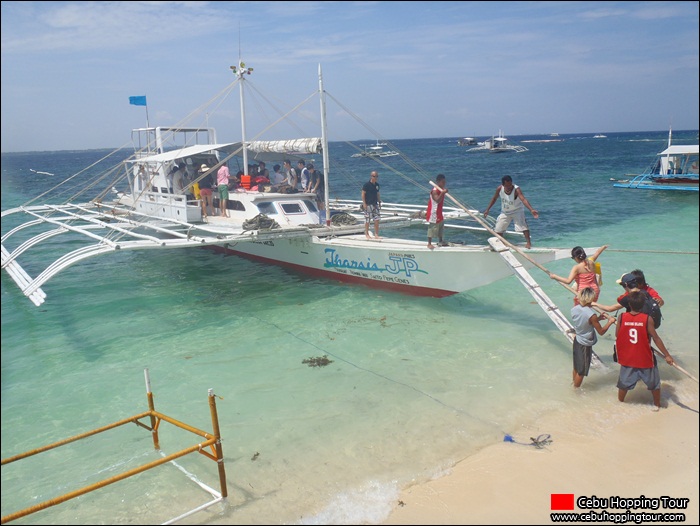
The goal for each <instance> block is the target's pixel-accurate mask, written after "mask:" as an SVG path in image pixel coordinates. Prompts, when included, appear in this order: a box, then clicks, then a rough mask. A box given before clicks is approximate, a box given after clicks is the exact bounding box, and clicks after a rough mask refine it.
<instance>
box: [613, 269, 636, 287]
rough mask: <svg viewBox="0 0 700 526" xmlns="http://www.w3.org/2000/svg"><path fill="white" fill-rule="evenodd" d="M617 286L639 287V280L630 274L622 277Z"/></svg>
mask: <svg viewBox="0 0 700 526" xmlns="http://www.w3.org/2000/svg"><path fill="white" fill-rule="evenodd" d="M617 284H618V285H623V286H625V287H633V286H637V278H635V277H634V274H630V273H629V272H628V273H626V274H623V275H622V276H620V279H618V280H617Z"/></svg>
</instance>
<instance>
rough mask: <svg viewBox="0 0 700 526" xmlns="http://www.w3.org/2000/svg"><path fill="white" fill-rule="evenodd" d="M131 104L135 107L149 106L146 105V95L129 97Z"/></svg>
mask: <svg viewBox="0 0 700 526" xmlns="http://www.w3.org/2000/svg"><path fill="white" fill-rule="evenodd" d="M129 104H133V105H134V106H148V104H146V95H138V96H136V97H129Z"/></svg>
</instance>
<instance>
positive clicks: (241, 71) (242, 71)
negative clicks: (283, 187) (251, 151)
mask: <svg viewBox="0 0 700 526" xmlns="http://www.w3.org/2000/svg"><path fill="white" fill-rule="evenodd" d="M231 70H232V71H233V74H234V75H236V76H237V77H238V80H239V81H240V85H241V86H240V94H241V144H242V145H243V173H244V174H247V173H248V148H247V147H246V142H245V99H244V94H243V84H244V75H250V74H251V73H252V72H253V68H246V67H245V64H244V63H243V61H242V60H241V59H240V57H239V59H238V65H237V66H231Z"/></svg>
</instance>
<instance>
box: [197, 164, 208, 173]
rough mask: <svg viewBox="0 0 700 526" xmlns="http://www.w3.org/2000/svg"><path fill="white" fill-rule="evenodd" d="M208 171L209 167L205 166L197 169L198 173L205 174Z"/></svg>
mask: <svg viewBox="0 0 700 526" xmlns="http://www.w3.org/2000/svg"><path fill="white" fill-rule="evenodd" d="M208 169H209V167H208V166H207V165H206V164H203V165H202V166H200V167H199V171H200V172H206V171H207V170H208Z"/></svg>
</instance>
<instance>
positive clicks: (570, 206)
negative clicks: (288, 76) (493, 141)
mask: <svg viewBox="0 0 700 526" xmlns="http://www.w3.org/2000/svg"><path fill="white" fill-rule="evenodd" d="M666 137H667V133H666V132H663V131H659V132H647V133H634V134H632V133H630V134H608V139H605V140H598V139H596V140H593V139H591V138H590V137H577V136H563V138H564V139H565V141H563V142H560V143H528V144H527V146H528V147H529V148H530V151H528V152H525V153H523V154H515V155H498V156H492V155H484V154H469V155H467V154H464V149H462V148H458V147H457V146H456V138H453V139H423V140H412V141H397V142H396V143H395V144H396V145H397V146H398V147H399V148H400V149H401V150H402V151H403V152H405V153H406V154H407V155H409V156H410V157H411V158H412V159H417V160H419V162H420V163H421V164H422V165H423V166H424V167H425V168H426V169H427V170H428V171H429V172H430V173H432V170H433V169H434V170H435V171H436V173H437V172H438V171H439V172H443V173H445V174H446V175H447V176H448V187H449V188H450V189H451V192H452V195H453V196H455V197H456V198H458V199H459V200H460V201H461V202H464V203H465V204H468V205H469V206H474V207H478V208H480V209H483V208H484V207H485V206H486V204H487V203H488V200H489V199H490V197H491V195H492V193H493V191H494V189H495V187H496V186H497V184H498V183H499V181H500V177H501V175H503V174H505V173H511V174H513V176H514V180H515V182H516V184H520V185H522V188H523V191H524V192H525V195H526V197H528V199H529V200H530V202H531V203H532V204H533V206H535V208H537V209H538V210H539V211H540V213H541V216H542V217H541V218H540V219H539V220H531V218H529V219H530V225H531V229H532V234H533V242H534V243H535V245H540V246H559V247H572V246H574V245H583V246H597V245H600V244H610V249H609V250H608V251H606V252H605V253H604V254H603V256H602V257H601V259H600V261H601V262H602V265H603V273H604V285H603V288H602V293H601V301H602V302H606V303H614V301H615V298H616V297H617V295H618V294H619V286H618V285H616V284H615V279H617V278H618V277H619V276H620V275H621V274H622V273H623V272H625V271H628V270H631V269H632V268H641V269H643V270H644V271H645V274H646V276H647V280H648V281H649V283H650V284H651V285H653V286H654V287H655V288H656V289H657V290H658V291H659V292H660V293H661V295H662V296H663V297H664V299H665V300H666V305H665V306H664V308H663V314H664V321H663V324H662V327H661V328H660V331H659V332H660V334H661V335H662V337H663V338H664V341H665V342H666V344H667V346H668V347H669V350H670V351H671V353H672V354H673V355H674V356H675V357H676V358H677V359H678V361H679V363H680V364H681V365H682V366H683V367H684V368H685V369H686V370H688V371H690V372H691V373H693V374H694V375H695V376H696V377H697V375H698V373H697V372H698V354H699V351H698V343H697V334H696V332H697V331H696V330H695V327H696V326H697V320H698V274H699V272H698V271H699V269H698V195H697V194H693V195H688V194H684V193H683V194H681V193H677V194H676V193H661V192H646V191H632V190H624V189H613V188H612V183H611V182H610V178H622V177H624V174H626V173H631V172H633V171H639V170H641V169H643V168H644V167H646V165H647V164H648V162H650V161H651V159H652V158H653V156H654V154H655V153H656V152H657V151H660V150H662V149H663V148H664V145H665V140H666ZM696 137H697V132H686V133H685V134H683V133H682V132H674V141H679V142H681V141H683V140H686V141H688V142H694V141H696V140H697V139H696ZM540 138H541V137H540ZM512 139H513V140H514V141H516V142H517V141H518V140H520V139H525V138H524V137H523V138H520V137H518V138H512ZM343 148H347V146H345V145H339V146H338V150H340V152H341V154H342V153H344V150H343ZM103 153H104V152H95V151H93V152H42V153H36V152H34V153H30V154H3V156H2V209H3V210H6V209H7V208H9V207H12V206H17V205H18V204H20V203H23V202H25V201H26V200H27V199H28V197H29V195H30V192H35V191H36V190H37V188H38V187H39V185H47V187H48V185H49V184H51V183H55V182H56V180H57V179H58V178H60V177H65V175H68V174H69V173H74V172H75V171H76V170H77V169H78V168H79V167H82V166H85V165H87V164H89V163H90V162H91V161H92V159H94V158H98V157H99V156H101V155H102V154H103ZM345 153H347V155H341V158H343V159H345V160H344V161H343V162H342V163H340V166H339V169H338V171H339V172H341V173H342V172H343V171H345V172H346V173H349V174H350V176H351V177H349V178H348V179H347V181H346V182H340V183H339V184H338V185H337V188H338V190H337V192H339V193H340V192H344V193H347V192H350V191H351V190H352V191H353V192H354V189H355V188H356V185H355V181H358V180H359V181H362V180H364V178H365V176H366V174H367V172H368V171H369V169H370V168H369V167H370V165H369V164H367V165H365V164H364V163H365V162H366V161H364V160H357V159H352V161H351V160H350V153H352V151H351V150H349V149H348V150H347V152H345ZM30 168H32V169H34V170H39V171H49V172H51V173H55V174H56V175H54V176H53V177H52V178H51V180H50V181H49V180H48V177H44V178H43V179H42V178H40V176H38V175H36V174H35V173H34V172H30V171H29V169H30ZM380 174H381V182H382V185H383V186H382V193H383V196H384V200H386V201H389V200H396V201H399V200H403V199H407V200H411V201H412V202H416V203H422V202H423V201H424V199H423V197H424V196H423V195H422V194H420V193H419V194H417V195H416V191H415V190H416V189H415V187H412V186H409V185H405V183H404V181H403V180H401V179H399V178H394V177H393V176H391V175H390V174H389V173H388V170H383V169H381V168H380ZM423 184H425V183H423ZM334 188H335V187H334ZM346 196H349V197H353V195H352V194H351V195H347V194H346ZM5 230H6V229H5V226H3V232H4V231H5ZM405 234H407V235H409V236H413V237H416V238H418V239H423V237H424V236H425V232H424V230H423V229H420V228H418V229H416V230H414V231H410V232H406V233H405ZM463 236H465V234H463V233H452V232H449V233H448V235H447V237H448V239H450V240H453V241H456V240H462V239H463ZM569 268H570V262H569V261H568V260H567V261H560V262H556V263H553V264H551V265H550V266H549V269H550V270H552V271H553V272H556V273H558V274H566V273H567V272H568V270H569ZM468 271H469V269H454V272H468ZM532 275H533V276H534V277H535V279H537V280H538V281H539V282H540V284H541V285H542V287H543V290H544V291H545V292H546V293H547V294H548V295H549V296H550V297H551V298H552V299H553V300H554V301H555V302H556V303H557V304H558V305H559V306H560V307H561V308H562V311H563V312H564V313H568V310H569V308H570V305H571V297H570V293H569V292H567V291H566V290H565V289H564V288H563V287H561V286H560V285H558V284H557V283H555V282H553V281H551V280H549V279H548V278H547V276H546V275H545V274H544V273H542V272H541V271H538V270H533V271H532ZM0 284H1V286H2V289H1V294H2V446H1V448H2V457H3V458H6V457H9V456H12V455H15V454H17V453H20V452H23V451H26V450H28V449H31V448H34V447H38V446H41V445H44V444H47V443H49V442H53V441H56V440H60V439H63V438H66V437H69V436H72V435H75V434H77V433H81V432H84V431H88V430H90V429H94V428H97V427H100V426H102V425H106V424H108V423H111V422H114V421H117V420H120V419H122V418H125V417H127V416H131V415H134V414H137V413H140V412H142V411H145V410H146V409H147V401H146V396H145V388H144V380H143V370H144V368H148V369H149V371H150V375H151V380H152V388H153V392H154V397H155V406H156V408H157V409H158V410H160V411H161V412H163V413H165V414H167V415H169V416H172V417H173V418H177V419H179V420H182V421H184V422H187V423H189V424H191V425H193V426H195V427H198V428H200V429H204V430H210V429H211V423H210V417H209V408H208V404H207V390H208V389H209V388H212V389H213V390H214V392H215V393H216V394H217V395H218V396H219V397H221V398H218V399H217V402H216V403H217V407H218V412H219V421H220V425H221V433H222V437H223V450H224V454H225V458H226V463H225V465H226V472H227V478H228V492H229V499H228V504H227V506H225V507H224V506H221V505H217V506H215V507H213V508H212V509H210V510H208V511H206V512H201V513H199V514H197V515H194V516H192V517H190V518H188V519H187V520H186V521H184V522H185V523H192V524H201V523H207V522H208V523H222V524H223V523H228V524H247V523H256V524H282V523H307V524H308V523H319V524H320V523H335V524H357V523H376V522H380V521H381V520H382V519H383V518H384V517H386V515H387V514H388V512H389V510H390V509H391V506H392V505H393V504H394V502H395V501H396V499H397V498H398V491H399V489H400V488H401V487H403V486H404V485H406V484H408V483H411V482H412V481H420V480H426V479H428V478H431V477H434V476H437V475H439V474H441V473H444V472H445V471H446V470H448V469H449V468H450V466H452V465H453V464H454V463H455V462H456V461H458V460H460V459H462V458H465V457H466V456H468V455H470V454H473V453H474V452H476V451H478V450H479V449H480V448H482V447H484V446H486V445H489V444H492V443H495V442H500V441H502V440H503V436H504V434H506V433H509V434H513V435H514V436H515V437H516V438H518V439H523V438H524V439H525V440H527V437H529V436H531V433H533V432H539V431H541V432H547V430H539V429H537V420H538V418H539V417H540V416H542V415H543V414H548V413H551V412H557V413H558V414H561V415H562V416H561V418H562V422H563V423H564V424H565V425H566V424H570V425H571V427H572V428H573V429H576V422H575V414H576V412H578V411H588V412H594V413H597V414H598V415H600V420H599V429H597V430H593V432H595V431H600V432H604V430H605V429H607V428H609V427H610V426H612V425H615V423H617V422H621V421H624V420H625V419H627V418H631V417H633V416H634V415H635V414H637V413H638V412H640V411H647V410H648V407H647V404H648V403H650V400H649V399H650V396H649V395H648V393H647V392H646V391H645V390H643V389H641V388H639V387H638V388H637V389H636V390H635V391H634V392H633V393H632V394H630V403H629V404H624V405H621V404H619V403H617V401H616V389H615V381H616V378H617V370H616V366H615V365H614V364H613V363H611V358H610V355H611V349H612V342H613V336H612V335H611V334H610V335H606V336H604V337H601V338H600V341H599V343H598V345H597V346H596V348H595V350H596V351H597V352H598V354H599V355H600V356H601V358H602V359H603V361H604V362H605V363H606V366H607V368H606V369H602V370H593V371H592V372H591V375H590V376H589V377H588V378H587V379H586V380H585V382H584V387H583V389H582V390H581V392H574V391H573V389H572V388H571V356H570V347H569V344H568V341H567V340H566V339H565V338H564V336H563V335H562V334H561V333H560V332H559V331H558V330H557V329H556V328H555V327H554V325H553V324H552V323H551V321H550V320H549V318H547V316H546V315H545V314H544V313H543V312H542V310H541V309H540V308H539V307H538V306H537V305H536V304H535V303H534V301H533V300H532V298H531V296H530V295H529V294H528V293H527V292H526V291H525V289H523V287H522V286H521V285H520V283H519V281H518V280H517V279H516V278H515V277H512V278H508V279H506V280H503V281H500V282H498V283H495V284H493V285H489V286H487V287H482V288H480V289H476V290H473V291H469V292H467V293H463V294H459V295H456V296H452V297H449V298H444V299H433V298H413V297H407V296H402V295H399V294H393V293H387V292H378V291H375V290H372V289H368V288H364V287H359V286H350V285H343V284H339V283H335V282H329V281H325V280H319V279H311V278H308V277H305V276H301V275H298V274H295V273H293V272H289V271H287V270H283V269H280V268H277V267H269V266H260V265H258V264H255V263H252V262H250V261H247V260H244V259H239V258H236V257H224V256H221V255H218V254H214V253H211V252H208V251H204V250H193V251H144V252H140V253H137V252H131V253H117V254H114V255H110V256H105V257H98V258H93V259H89V260H86V261H84V262H82V263H81V264H79V265H76V266H74V267H71V268H69V269H68V270H66V271H64V272H62V273H61V274H59V275H58V276H57V277H56V278H54V279H53V280H52V281H51V282H49V284H48V285H46V286H45V290H46V292H47V294H48V300H47V302H46V303H45V304H44V305H42V306H41V307H39V308H37V307H34V306H33V305H32V304H31V303H30V302H29V300H27V299H26V298H25V297H24V296H22V295H21V294H20V293H19V292H18V290H17V288H16V287H15V286H14V283H13V282H12V281H11V280H10V279H9V278H8V276H7V275H6V274H5V273H4V272H3V273H2V278H1V280H0ZM323 355H326V356H327V357H328V358H329V359H330V360H332V363H330V364H329V365H328V366H326V367H319V368H312V367H309V366H308V365H306V364H304V363H303V360H305V359H307V358H309V357H317V356H323ZM660 367H661V376H662V381H663V391H662V400H663V401H664V403H665V404H672V403H686V404H687V403H688V402H689V401H690V400H697V396H698V393H697V384H695V383H694V382H692V381H690V380H688V379H687V378H686V377H685V376H684V375H683V374H681V373H680V372H678V371H676V370H674V369H672V368H670V367H667V366H665V365H664V364H661V365H660ZM572 415H574V416H572ZM581 432H582V433H583V432H592V431H591V430H585V431H583V430H582V431H581ZM553 438H554V440H556V436H554V437H553ZM194 442H196V440H194V439H193V438H192V437H191V436H187V435H186V434H185V433H183V432H180V431H176V430H174V428H173V427H172V426H169V425H167V424H165V423H164V424H163V425H162V427H161V431H160V443H161V447H162V449H163V451H164V452H166V453H171V452H173V451H175V450H177V449H180V448H182V447H185V446H188V445H191V444H193V443H194ZM256 454H257V456H256ZM156 458H158V455H157V453H156V452H154V451H153V448H152V441H151V437H150V433H148V432H147V431H145V430H143V429H140V428H138V427H136V426H133V425H130V426H127V427H124V428H120V429H119V430H117V431H111V432H109V433H107V434H104V435H100V436H98V437H93V438H90V439H87V440H85V441H81V442H80V443H77V444H72V445H69V446H64V447H62V448H59V449H57V450H55V451H51V452H47V453H43V454H41V455H38V456H36V457H32V458H30V459H27V460H23V461H20V462H16V463H12V464H8V465H5V466H3V467H2V487H3V491H2V514H3V516H4V515H6V514H8V513H11V512H13V511H16V510H18V509H20V508H23V507H26V506H30V505H32V504H36V503H38V502H41V501H43V500H46V499H49V498H52V497H55V496H57V495H59V494H62V493H65V492H67V491H70V490H72V489H76V488H77V487H80V486H82V485H84V484H87V483H91V482H96V481H97V480H100V479H102V478H105V477H107V476H112V475H115V474H117V473H119V472H121V471H123V470H125V469H128V468H132V467H135V466H137V465H139V464H142V463H144V462H146V461H149V460H154V459H156ZM253 458H255V460H253ZM178 464H180V465H181V466H182V467H183V468H185V469H187V470H188V471H189V472H191V473H194V474H195V475H196V476H197V477H198V478H199V479H201V480H202V481H203V482H205V483H206V484H208V485H210V486H212V487H214V488H217V487H218V478H217V471H216V467H215V465H214V463H213V462H212V461H210V460H208V459H206V458H204V457H203V456H201V455H189V456H187V457H185V458H182V459H180V460H179V461H178ZM545 497H546V498H548V496H545ZM206 500H207V495H206V494H205V493H204V492H203V491H201V490H200V489H199V488H198V487H197V486H195V485H194V484H193V483H192V481H191V480H190V479H188V478H187V477H186V476H185V475H183V474H182V473H181V472H180V471H179V470H177V469H176V468H175V467H173V466H164V467H160V468H157V469H155V470H151V471H150V472H148V473H144V474H141V475H139V476H137V477H134V478H132V479H129V480H127V481H122V482H119V483H117V484H114V485H111V486H109V487H107V488H104V489H102V490H100V491H98V492H95V493H93V494H91V495H89V496H83V497H80V498H78V499H75V500H73V501H71V502H68V503H65V504H62V505H59V506H56V507H53V508H51V509H49V510H47V511H43V512H39V513H37V514H35V515H33V516H30V517H27V518H24V519H20V520H18V521H17V523H24V524H39V523H41V524H64V523H73V524H88V523H89V524H95V523H96V524H107V523H109V524H123V523H137V524H150V523H155V522H162V521H164V520H166V519H168V518H171V517H174V516H176V515H179V514H180V513H184V512H185V511H187V510H189V509H191V508H194V507H195V506H198V505H200V504H202V503H203V502H205V501H206Z"/></svg>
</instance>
